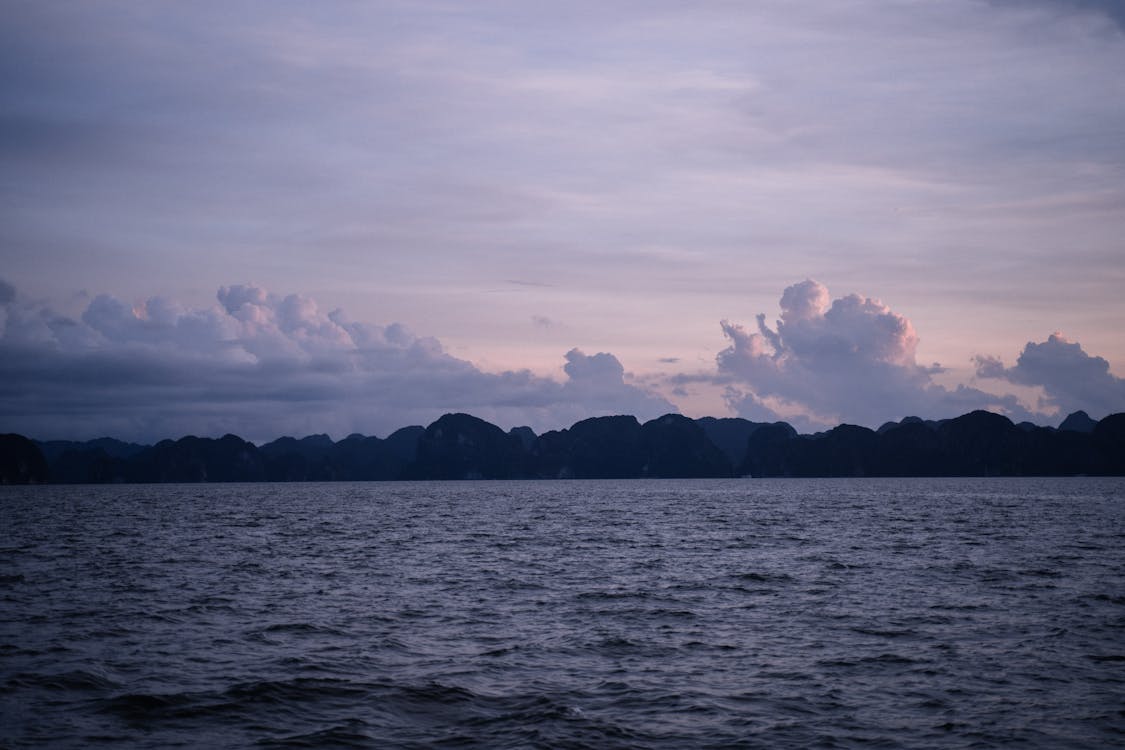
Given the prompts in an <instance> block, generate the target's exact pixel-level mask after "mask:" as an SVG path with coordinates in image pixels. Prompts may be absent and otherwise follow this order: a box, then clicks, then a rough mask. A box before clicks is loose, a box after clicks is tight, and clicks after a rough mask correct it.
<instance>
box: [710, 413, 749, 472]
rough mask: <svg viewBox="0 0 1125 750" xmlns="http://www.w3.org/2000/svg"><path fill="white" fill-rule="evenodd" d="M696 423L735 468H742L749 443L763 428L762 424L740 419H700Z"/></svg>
mask: <svg viewBox="0 0 1125 750" xmlns="http://www.w3.org/2000/svg"><path fill="white" fill-rule="evenodd" d="M695 421H696V424H698V425H699V426H700V427H702V428H703V432H704V434H706V435H707V439H708V440H710V441H711V442H712V443H714V444H715V447H716V448H718V449H719V450H721V451H722V452H723V455H724V456H726V457H727V461H729V462H730V465H731V466H733V467H738V466H741V465H742V463H743V462H744V461H745V460H746V444H747V441H748V440H749V439H750V436H751V435H752V434H754V431H755V430H757V429H758V428H759V427H761V426H762V425H761V423H760V422H751V421H749V420H746V419H740V418H738V417H722V418H718V419H716V418H715V417H700V418H699V419H697V420H695Z"/></svg>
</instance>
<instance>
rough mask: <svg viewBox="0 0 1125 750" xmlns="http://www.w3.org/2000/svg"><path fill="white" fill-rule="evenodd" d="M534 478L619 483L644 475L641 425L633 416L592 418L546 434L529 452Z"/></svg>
mask: <svg viewBox="0 0 1125 750" xmlns="http://www.w3.org/2000/svg"><path fill="white" fill-rule="evenodd" d="M531 466H532V472H533V474H534V476H538V477H546V478H559V479H622V478H629V477H639V476H642V475H643V472H644V466H645V453H644V450H643V448H642V446H641V425H640V423H639V422H637V418H636V417H633V416H615V417H593V418H591V419H583V420H582V421H581V422H576V423H575V424H574V425H572V426H571V427H570V429H568V430H558V431H554V430H552V431H551V432H545V433H543V434H542V435H540V436H539V439H538V440H536V441H535V444H534V445H533V446H532V449H531Z"/></svg>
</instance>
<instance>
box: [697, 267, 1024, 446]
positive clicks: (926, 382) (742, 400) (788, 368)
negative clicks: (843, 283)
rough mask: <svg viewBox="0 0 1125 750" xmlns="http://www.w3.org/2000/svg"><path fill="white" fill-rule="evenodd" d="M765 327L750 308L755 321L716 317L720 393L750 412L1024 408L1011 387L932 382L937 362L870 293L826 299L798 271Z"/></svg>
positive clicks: (802, 417) (809, 418) (803, 418)
mask: <svg viewBox="0 0 1125 750" xmlns="http://www.w3.org/2000/svg"><path fill="white" fill-rule="evenodd" d="M780 307H781V316H780V318H779V319H778V320H777V321H776V324H775V326H774V328H770V327H769V326H768V325H767V324H766V316H765V315H764V314H759V315H758V316H757V326H756V330H748V329H747V328H745V327H744V326H742V325H739V324H736V323H731V322H729V321H725V320H724V321H723V322H722V324H721V325H722V329H723V333H724V334H725V335H726V336H727V338H728V339H729V340H730V342H731V345H730V346H729V347H728V348H726V349H724V350H723V351H721V352H720V353H719V355H718V357H717V362H718V368H719V374H720V380H721V382H724V383H726V384H727V385H728V392H727V401H728V403H729V404H730V405H731V406H732V408H734V409H735V410H736V411H737V412H738V413H739V414H741V415H742V416H745V417H747V418H750V419H776V418H778V416H779V415H784V416H786V418H789V419H791V420H793V421H795V422H796V423H798V424H801V425H803V426H804V425H818V424H819V425H829V424H835V423H838V422H850V423H858V424H863V425H878V424H880V423H881V422H884V421H887V420H891V419H895V420H897V419H901V418H902V417H904V416H907V415H911V414H917V415H919V416H923V417H946V416H952V415H955V414H960V413H963V412H965V411H970V410H972V409H977V408H990V409H997V410H1002V411H1005V412H1007V413H1009V414H1010V415H1012V416H1014V417H1017V418H1020V419H1022V418H1026V417H1027V416H1029V415H1028V414H1027V411H1026V410H1025V409H1024V408H1023V407H1021V406H1020V404H1019V402H1018V401H1017V399H1016V398H1015V397H1014V396H994V395H992V394H988V393H985V392H983V391H980V390H977V389H975V388H969V387H966V386H959V387H957V388H956V389H953V390H950V389H947V388H944V387H942V386H940V385H938V384H936V383H934V382H933V375H935V374H936V373H937V372H939V371H940V367H939V366H937V365H935V366H931V367H926V366H923V365H919V364H918V363H917V361H916V359H915V353H916V350H917V347H918V335H917V333H916V332H915V330H914V326H913V325H912V324H911V322H910V320H908V319H907V318H906V317H905V316H903V315H900V314H898V313H896V312H894V311H893V310H891V309H890V308H889V307H888V306H887V305H885V304H883V303H882V302H880V301H879V300H876V299H872V298H869V297H863V296H860V295H858V294H849V295H846V296H844V297H840V298H838V299H835V300H833V299H831V296H830V295H829V292H828V289H827V288H826V287H825V286H824V285H823V284H821V283H819V282H817V281H813V280H811V279H810V280H805V281H802V282H800V283H798V284H794V285H792V286H790V287H788V288H787V289H786V290H785V291H784V293H783V294H782V296H781V302H780Z"/></svg>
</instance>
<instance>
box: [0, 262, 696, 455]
mask: <svg viewBox="0 0 1125 750" xmlns="http://www.w3.org/2000/svg"><path fill="white" fill-rule="evenodd" d="M217 299H218V302H219V305H217V306H213V307H209V308H205V309H190V308H185V307H183V306H181V305H179V304H177V303H175V302H173V301H171V300H168V299H164V298H161V297H150V298H149V299H148V300H146V301H145V302H144V303H143V304H140V305H137V306H130V305H127V304H125V303H124V302H122V301H121V300H119V299H117V298H115V297H112V296H109V295H98V296H97V297H95V298H94V299H93V300H91V301H90V302H89V304H88V305H87V306H86V308H85V311H84V312H83V313H82V315H81V317H80V318H78V319H75V318H71V317H68V316H66V315H61V314H59V313H57V312H55V311H54V310H53V309H52V308H51V307H50V306H49V305H47V304H44V303H41V302H35V301H28V302H23V301H22V300H20V299H19V297H18V295H17V294H16V290H15V289H14V288H13V287H12V285H10V284H7V283H6V282H0V324H2V326H3V327H2V335H0V429H2V430H5V431H16V432H23V433H25V434H29V435H31V436H35V437H43V438H67V437H76V438H77V437H81V438H88V437H96V436H99V435H109V436H112V437H119V438H125V439H132V440H154V439H160V438H165V437H178V436H180V435H184V434H198V435H221V434H223V433H226V432H233V433H236V434H239V435H241V436H243V437H247V438H250V439H256V440H265V439H272V438H274V437H278V436H281V435H284V434H288V435H293V434H298V435H306V434H311V433H320V432H328V433H331V434H333V435H334V436H336V437H337V438H339V437H343V436H344V435H347V434H349V433H351V432H363V433H365V434H381V435H386V434H387V433H389V432H390V431H392V430H394V429H396V428H398V427H404V426H406V425H410V424H428V423H429V422H431V421H433V420H434V419H436V418H437V417H439V416H441V414H442V413H444V412H450V411H467V412H471V413H473V414H474V415H476V416H479V417H482V418H484V419H488V420H490V421H493V422H495V423H499V424H505V425H508V426H517V425H525V424H526V425H530V426H532V427H533V428H535V429H537V430H543V429H549V428H554V427H558V426H566V425H569V424H571V423H573V422H574V421H577V420H579V419H582V418H585V417H588V416H594V415H597V414H605V413H631V414H636V415H637V416H638V417H640V418H651V417H655V416H659V415H661V414H664V413H667V412H669V411H674V410H675V407H674V406H673V405H672V404H671V403H669V402H668V401H666V400H665V399H664V398H662V397H661V396H659V395H656V394H653V393H650V392H648V391H646V390H644V389H642V388H640V387H638V386H636V385H633V384H631V383H629V382H628V377H627V376H626V373H625V371H624V368H623V367H622V366H621V363H620V362H619V361H618V360H617V358H616V357H614V356H613V355H612V354H609V353H606V352H599V353H596V354H585V353H584V352H582V351H581V350H579V349H577V348H573V349H571V350H570V351H568V352H567V353H566V355H565V359H566V364H565V366H564V372H565V374H566V379H565V380H563V381H562V382H559V381H556V380H554V379H550V378H544V377H539V376H536V375H534V374H532V373H531V372H529V371H527V370H521V371H504V372H500V373H488V372H483V371H481V370H480V369H478V368H477V367H476V366H475V365H473V364H472V363H470V362H467V361H465V360H462V359H458V358H457V357H454V356H452V355H450V354H449V353H448V352H446V351H445V349H444V348H443V346H442V344H441V343H440V342H439V341H438V340H437V339H435V338H432V337H423V336H416V335H415V334H413V333H411V332H410V331H409V330H408V329H407V328H406V327H405V326H403V325H402V324H399V323H394V324H391V325H387V326H379V325H371V324H367V323H360V322H354V321H351V320H349V319H348V318H347V317H346V316H345V315H344V313H343V312H342V311H341V310H338V309H337V310H332V311H330V312H324V311H322V310H321V309H320V308H319V306H318V305H317V303H316V301H315V300H313V299H311V298H309V297H304V296H301V295H296V294H290V295H286V296H281V295H277V294H273V293H271V292H269V291H267V290H266V289H263V288H261V287H258V286H252V285H234V286H227V287H223V288H221V289H220V290H219V292H218V294H217Z"/></svg>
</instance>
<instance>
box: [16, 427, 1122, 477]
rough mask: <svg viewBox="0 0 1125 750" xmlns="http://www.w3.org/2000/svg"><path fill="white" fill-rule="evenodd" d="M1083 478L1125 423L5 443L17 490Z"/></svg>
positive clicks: (475, 430) (1110, 465)
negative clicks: (50, 486) (130, 485)
mask: <svg viewBox="0 0 1125 750" xmlns="http://www.w3.org/2000/svg"><path fill="white" fill-rule="evenodd" d="M1083 474H1086V475H1125V413H1119V414H1112V415H1110V416H1108V417H1106V418H1105V419H1102V420H1101V421H1100V422H1095V421H1094V420H1092V419H1090V417H1088V416H1087V415H1086V414H1085V413H1082V412H1076V413H1074V414H1072V415H1070V416H1068V417H1067V418H1066V419H1065V420H1064V421H1063V423H1062V424H1061V425H1060V427H1059V428H1058V429H1054V428H1050V427H1039V426H1036V425H1033V424H1030V423H1027V422H1023V423H1020V424H1014V423H1012V421H1011V420H1009V419H1008V418H1007V417H1004V416H1001V415H999V414H993V413H990V412H986V411H974V412H971V413H969V414H965V415H962V416H960V417H957V418H955V419H946V420H940V421H923V420H921V419H919V418H917V417H907V418H906V419H903V420H902V421H901V422H888V423H887V424H884V425H883V426H882V427H880V428H879V429H878V430H870V429H867V428H866V427H857V426H855V425H847V424H843V425H840V426H838V427H835V428H833V429H831V430H828V431H826V432H820V433H816V434H814V435H799V434H797V431H796V430H794V429H793V428H792V427H791V426H790V425H788V424H786V423H785V422H775V423H760V422H750V421H747V420H745V419H735V418H724V419H716V418H713V417H703V418H701V419H689V418H688V417H684V416H681V415H679V414H666V415H664V416H663V417H658V418H657V419H653V420H651V421H648V422H645V423H643V424H642V423H640V422H638V421H637V419H636V418H635V417H631V416H607V417H595V418H593V419H585V420H582V421H580V422H578V423H576V424H574V425H572V426H571V427H569V428H567V429H563V430H551V431H549V432H545V433H543V434H542V435H536V434H535V433H534V432H533V431H532V430H531V429H529V428H527V427H517V428H514V429H512V430H510V431H508V432H505V431H503V430H502V429H500V428H499V427H497V426H496V425H493V424H490V423H488V422H486V421H484V420H482V419H478V418H477V417H474V416H471V415H469V414H446V415H445V416H443V417H441V418H440V419H438V420H437V421H436V422H434V423H433V424H431V425H429V426H428V427H420V426H413V427H404V428H402V429H400V430H397V431H396V432H394V433H392V434H391V435H389V436H388V437H386V438H377V437H369V436H365V435H358V434H356V435H349V436H348V437H346V438H344V439H343V440H339V441H336V442H333V441H332V440H331V439H330V438H329V437H328V436H327V435H310V436H308V437H304V438H301V439H296V438H292V437H283V438H279V439H277V440H274V441H273V442H270V443H266V444H264V445H261V446H257V445H254V444H253V443H250V442H247V441H246V440H243V439H242V438H240V437H237V436H236V435H225V436H223V437H221V438H217V439H213V438H199V437H193V436H189V437H183V438H180V439H179V440H162V441H161V442H159V443H157V444H156V445H138V444H135V443H125V442H121V441H119V440H113V439H111V438H100V439H97V440H90V441H85V442H74V441H59V440H56V441H46V442H37V441H33V440H30V439H28V438H26V437H23V436H21V435H11V434H8V435H0V483H4V484H33V483H42V482H55V483H124V482H305V481H389V480H436V479H632V478H647V477H660V478H701V477H739V476H748V477H909V476H1070V475H1083Z"/></svg>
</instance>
